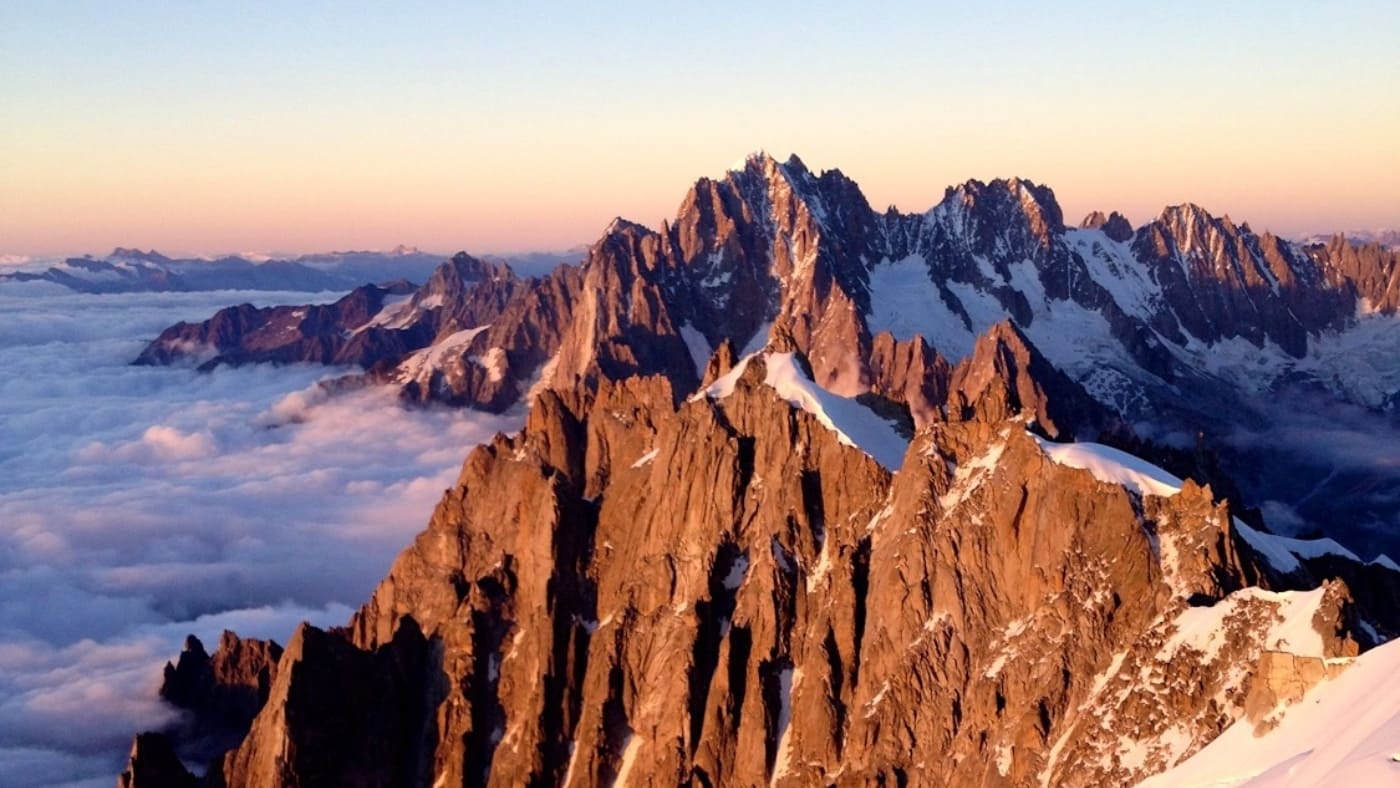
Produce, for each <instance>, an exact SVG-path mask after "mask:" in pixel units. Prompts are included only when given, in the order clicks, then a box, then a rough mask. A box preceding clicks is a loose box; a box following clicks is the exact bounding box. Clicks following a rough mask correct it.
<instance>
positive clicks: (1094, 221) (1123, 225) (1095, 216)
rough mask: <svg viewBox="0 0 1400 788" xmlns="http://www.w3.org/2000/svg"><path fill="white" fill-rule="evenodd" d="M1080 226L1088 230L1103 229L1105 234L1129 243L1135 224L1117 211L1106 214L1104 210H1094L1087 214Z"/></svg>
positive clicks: (1110, 237)
mask: <svg viewBox="0 0 1400 788" xmlns="http://www.w3.org/2000/svg"><path fill="white" fill-rule="evenodd" d="M1079 226H1080V227H1083V228H1085V229H1088V230H1102V231H1103V234H1104V235H1106V236H1108V237H1109V239H1111V240H1114V241H1117V242H1118V243H1127V242H1128V241H1130V240H1132V238H1133V225H1132V224H1130V223H1129V222H1128V219H1127V217H1125V216H1124V215H1123V214H1121V213H1119V212H1117V211H1114V212H1113V213H1111V214H1109V215H1108V216H1104V215H1103V211H1094V212H1093V213H1091V214H1089V215H1088V216H1085V217H1084V221H1082V222H1080V223H1079Z"/></svg>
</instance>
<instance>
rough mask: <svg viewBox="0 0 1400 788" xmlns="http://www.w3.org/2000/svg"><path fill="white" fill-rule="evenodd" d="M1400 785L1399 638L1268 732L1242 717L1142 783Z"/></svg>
mask: <svg viewBox="0 0 1400 788" xmlns="http://www.w3.org/2000/svg"><path fill="white" fill-rule="evenodd" d="M1385 785H1400V642H1396V643H1389V644H1386V645H1384V646H1380V647H1378V648H1375V649H1372V650H1371V651H1369V652H1367V653H1365V654H1363V655H1361V656H1360V657H1359V658H1357V659H1356V660H1355V662H1354V663H1353V664H1351V665H1350V666H1349V667H1346V668H1345V670H1343V671H1342V673H1341V675H1339V676H1336V677H1335V678H1331V679H1327V680H1324V681H1323V682H1322V683H1321V684H1319V685H1317V686H1316V687H1313V688H1312V690H1311V691H1309V692H1308V693H1307V694H1306V695H1305V696H1304V697H1303V700H1302V701H1301V702H1300V703H1297V704H1296V705H1293V706H1289V707H1287V708H1285V709H1284V710H1283V711H1282V713H1281V716H1280V718H1279V721H1278V723H1277V725H1275V726H1274V727H1273V728H1272V729H1270V730H1267V731H1264V732H1262V733H1260V732H1258V731H1256V729H1255V726H1254V724H1253V723H1251V722H1250V721H1249V720H1240V721H1239V722H1236V723H1235V724H1234V725H1232V726H1231V727H1230V728H1228V729H1227V730H1226V731H1225V732H1224V733H1222V734H1221V735H1220V736H1219V737H1218V738H1216V739H1215V741H1213V742H1211V743H1210V744H1209V745H1207V746H1206V748H1205V749H1203V750H1201V751H1200V752H1198V753H1196V754H1195V755H1194V756H1192V757H1191V758H1189V759H1188V760H1186V761H1185V762H1183V763H1181V764H1179V765H1178V766H1176V767H1175V768H1173V769H1171V770H1169V771H1167V772H1164V773H1162V774H1159V775H1157V776H1156V777H1153V778H1151V779H1149V780H1147V781H1145V782H1143V783H1142V788H1186V787H1187V786H1213V787H1215V788H1234V787H1235V786H1240V787H1243V786H1249V788H1286V787H1288V788H1291V787H1296V788H1303V787H1304V786H1308V787H1309V788H1363V786H1365V787H1366V788H1370V787H1371V786H1377V787H1379V786H1385Z"/></svg>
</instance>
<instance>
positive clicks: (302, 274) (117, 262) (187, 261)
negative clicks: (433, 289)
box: [0, 246, 582, 293]
mask: <svg viewBox="0 0 1400 788" xmlns="http://www.w3.org/2000/svg"><path fill="white" fill-rule="evenodd" d="M580 257H582V253H581V252H580V251H579V250H573V251H568V252H560V253H557V254H556V253H543V252H537V253H531V254H523V255H511V256H506V257H497V258H493V259H496V260H500V261H510V262H512V263H514V264H515V265H516V266H517V267H520V268H524V269H526V270H531V271H548V270H549V269H551V268H553V267H554V266H556V265H558V264H560V263H564V262H577V261H578V259H579V258H580ZM441 262H442V258H441V256H440V255H436V254H432V253H429V252H424V251H421V250H419V249H417V248H414V247H410V246H398V247H395V248H394V249H392V250H390V251H387V252H377V251H347V252H324V253H318V254H307V255H299V256H295V257H287V258H278V257H274V256H269V255H265V254H245V255H225V256H222V257H215V258H204V257H183V258H171V257H167V256H165V255H163V254H161V253H160V252H157V251H156V250H154V249H151V250H149V251H143V250H141V249H126V248H122V247H117V248H116V249H113V250H112V252H111V253H110V254H108V255H105V256H103V257H92V256H86V257H69V258H67V259H65V260H63V261H61V262H59V263H57V264H54V265H48V266H44V265H43V264H33V263H31V264H27V265H22V266H11V267H12V268H14V269H16V270H11V271H9V272H8V273H0V283H3V282H49V283H52V284H56V285H61V286H62V287H65V288H67V289H69V290H73V291H76V292H79V293H135V292H191V291H200V290H288V291H299V290H300V291H306V292H326V291H344V290H349V289H350V288H353V287H357V286H359V285H362V284H364V283H366V282H390V281H396V280H405V281H411V282H423V281H425V280H427V278H428V277H429V276H431V275H432V272H433V270H434V269H436V268H437V266H438V265H439V264H440V263H441Z"/></svg>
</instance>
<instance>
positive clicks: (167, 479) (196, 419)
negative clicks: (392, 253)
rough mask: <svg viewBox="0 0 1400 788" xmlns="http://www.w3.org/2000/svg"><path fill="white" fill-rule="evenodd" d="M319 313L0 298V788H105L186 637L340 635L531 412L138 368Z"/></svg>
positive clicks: (234, 372)
mask: <svg viewBox="0 0 1400 788" xmlns="http://www.w3.org/2000/svg"><path fill="white" fill-rule="evenodd" d="M336 295H337V294H332V293H326V294H322V295H321V296H320V297H319V298H318V297H316V296H310V297H309V296H308V295H307V294H306V293H268V292H258V293H240V292H213V293H139V294H125V295H105V296H92V295H80V294H73V293H71V292H68V291H66V290H61V289H59V288H56V287H52V286H50V285H47V284H42V283H32V284H13V283H7V284H5V285H3V286H0V785H4V786H9V785H83V786H87V785H93V786H97V785H101V786H110V785H111V784H113V782H114V780H115V776H116V773H117V772H118V771H119V770H120V769H121V767H122V765H123V761H124V758H125V754H126V749H127V747H128V746H129V744H130V740H131V736H132V735H133V734H134V733H135V732H137V731H140V730H149V729H154V728H159V727H161V726H162V725H163V724H165V723H167V722H169V721H170V720H171V719H172V716H173V715H174V712H173V710H172V709H170V708H168V707H166V706H165V705H164V704H162V703H161V702H160V701H159V699H158V698H157V696H156V690H157V688H158V686H159V683H160V678H161V667H162V665H163V664H164V663H165V662H166V661H167V660H170V659H172V658H174V657H175V656H176V655H177V654H178V653H179V651H180V647H181V644H182V642H183V640H184V638H185V636H186V635H187V634H190V633H194V634H196V635H198V636H199V637H200V638H201V639H202V640H204V642H205V644H206V645H207V646H208V647H210V648H213V647H214V645H215V644H216V643H217V641H218V636H219V633H220V632H221V631H222V630H223V629H226V628H227V629H233V630H235V631H237V632H239V633H240V634H241V635H244V636H252V637H263V638H273V639H275V640H278V641H279V642H284V643H285V642H286V639H287V637H288V636H289V635H290V633H291V632H292V630H293V629H294V627H295V626H296V624H297V622H299V621H302V620H309V621H311V622H312V623H314V624H317V625H322V626H327V625H336V624H343V623H345V622H346V620H347V619H348V618H349V616H350V614H351V612H352V608H353V607H354V606H356V605H358V604H360V603H361V602H363V601H364V600H365V599H366V598H367V597H368V595H369V593H370V591H371V590H372V589H373V587H374V585H375V584H376V583H377V582H378V580H379V579H380V578H381V577H382V576H383V574H384V573H385V572H386V571H387V569H388V568H389V565H390V563H391V562H392V561H393V559H394V557H395V555H396V554H397V553H398V551H399V550H400V549H402V548H403V547H404V546H405V545H407V544H408V543H409V541H411V539H412V538H413V536H414V535H415V534H416V533H417V532H418V531H420V530H421V529H422V528H423V527H424V526H425V525H426V523H427V519H428V516H429V514H430V513H431V511H432V507H433V505H434V504H435V503H436V502H437V500H438V498H439V497H440V496H441V494H442V492H443V490H444V489H446V488H447V487H449V486H450V485H451V484H452V483H453V481H454V480H455V478H456V475H457V471H458V470H459V468H460V466H461V463H462V460H463V459H464V458H465V456H466V454H467V452H468V451H469V450H470V448H471V447H472V446H473V445H475V444H477V443H480V442H482V441H485V440H487V439H489V438H490V437H491V436H492V435H493V434H495V433H496V432H498V431H512V430H515V429H518V427H519V425H520V422H521V418H520V416H519V414H510V415H506V416H491V415H487V414H481V413H471V412H464V411H449V410H445V409H443V410H423V409H416V410H408V409H404V408H401V407H399V406H398V405H397V403H396V402H395V401H394V399H393V396H392V395H391V394H390V393H388V392H386V391H383V390H367V391H360V392H356V393H353V394H348V395H342V396H336V397H330V398H328V397H325V396H322V395H320V394H319V393H318V391H317V389H316V387H315V385H314V384H315V382H316V381H317V380H318V379H321V378H323V377H327V376H329V375H334V374H336V373H337V372H341V370H328V369H327V368H324V367H315V366H296V367H276V368H274V367H270V366H265V365H259V366H252V367H247V368H242V369H218V370H215V371H214V372H212V373H199V372H196V371H195V370H194V369H192V368H189V367H134V366H131V365H130V363H129V362H130V361H131V359H133V358H135V357H136V355H137V353H139V352H140V350H141V348H142V347H143V346H144V344H145V342H147V341H149V340H150V339H151V338H153V337H154V336H155V335H156V334H157V333H158V332H159V331H160V330H161V329H162V328H164V327H165V326H167V325H169V324H171V323H173V322H175V321H178V320H195V319H203V318H205V317H208V316H209V314H211V313H212V312H213V311H214V310H216V309H217V308H219V307H222V306H227V305H230V304H234V303H239V302H241V301H250V302H252V303H254V304H257V305H272V304H285V303H306V302H307V301H316V300H321V301H329V300H332V299H334V298H335V297H336Z"/></svg>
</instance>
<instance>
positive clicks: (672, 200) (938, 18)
mask: <svg viewBox="0 0 1400 788" xmlns="http://www.w3.org/2000/svg"><path fill="white" fill-rule="evenodd" d="M1396 17H1397V9H1396V7H1395V5H1394V3H1393V2H1391V3H1380V2H1373V3H1361V2H1356V3H1343V4H1338V5H1337V6H1328V5H1324V4H1313V3H1308V4H1302V3H1297V4H1280V3H1233V4H1217V3H1151V4H1144V3H1101V4H1077V5H1075V6H1072V7H1071V6H1063V7H1056V8H1049V7H1046V6H1045V5H1044V4H1039V3H1006V4H1001V5H999V6H998V7H996V8H974V7H973V4H967V3H962V4H956V5H941V4H928V3H885V4H867V5H864V6H862V7H859V8H857V7H854V6H853V5H846V6H842V7H828V6H823V5H818V4H797V3H774V4H766V5H764V6H763V7H762V8H753V7H751V6H750V5H749V4H741V3H727V2H716V3H694V4H680V3H670V4H667V3H645V4H643V3H614V4H607V7H602V4H584V3H551V4H543V3H539V4H526V3H510V4H505V3H475V4H462V5H456V4H453V5H447V4H436V3H422V2H419V3H396V4H392V5H390V4H385V3H347V2H335V3H329V2H320V3H310V2H308V3H189V2H180V3H176V2H169V3H165V2H160V3H158V2H146V3H136V2H131V3H113V2H105V3H104V2H83V3H77V2H57V1H55V2H33V3H30V2H6V3H3V4H0V77H3V78H0V114H3V117H4V122H3V125H0V183H3V184H5V185H4V186H3V188H0V253H3V252H10V253H25V254H45V253H55V252H74V251H98V250H102V249H104V248H105V247H109V246H112V245H115V244H117V243H124V244H136V245H141V246H152V245H155V246H159V247H161V248H166V249H172V250H183V251H232V250H237V249H249V248H276V249H284V250H305V249H315V248H325V247H329V246H342V247H343V246H381V247H387V246H392V245H393V244H395V243H399V242H407V243H417V244H419V245H422V246H426V247H430V248H438V249H443V250H447V249H456V248H463V247H466V248H470V249H473V250H475V251H501V250H508V249H519V248H550V247H559V246H567V245H570V244H573V243H578V242H586V241H590V240H592V239H593V238H595V237H596V236H597V234H598V233H599V232H600V231H601V229H602V227H603V226H604V225H605V224H606V222H607V220H608V219H609V218H611V217H612V216H613V215H616V214H623V215H626V216H629V217H630V218H633V219H636V220H638V221H642V222H645V223H648V224H656V223H657V222H658V221H659V220H660V219H661V218H662V217H663V216H667V215H669V214H670V213H671V212H672V211H673V210H674V207H675V205H676V204H678V203H679V201H680V199H681V197H682V196H683V195H684V192H685V190H686V188H687V186H688V185H689V183H690V182H691V181H693V180H694V179H695V178H696V177H698V176H701V175H717V174H719V173H720V172H722V171H723V169H724V167H725V166H727V165H728V164H729V163H730V162H731V161H733V160H734V159H736V158H738V157H740V156H742V155H743V154H744V153H746V152H748V151H750V150H752V149H756V148H760V147H762V148H767V149H769V150H772V151H774V152H778V153H786V152H789V151H795V152H797V153H799V154H800V155H802V156H803V158H804V159H805V160H806V161H807V162H808V164H809V165H811V166H813V167H816V168H831V167H839V168H841V169H842V170H843V171H845V172H846V173H847V174H849V175H851V176H852V177H854V178H856V180H857V181H859V182H860V183H861V184H862V186H863V187H864V188H865V190H866V193H867V195H868V196H869V197H870V199H871V201H872V203H875V204H876V205H880V206H883V205H884V204H886V203H891V202H893V203H896V204H898V205H899V206H900V207H901V208H903V209H905V210H922V209H924V208H927V207H928V206H929V205H931V204H933V203H934V202H936V201H937V199H938V198H939V197H940V196H941V194H942V191H943V188H944V187H945V186H946V185H948V184H950V183H954V182H958V181H962V180H965V179H967V178H970V177H978V178H991V177H997V176H1010V175H1021V176H1025V177H1030V178H1032V179H1035V180H1038V181H1041V182H1044V183H1047V184H1048V185H1050V186H1052V187H1054V188H1055V189H1056V191H1057V193H1058V194H1059V196H1060V198H1061V202H1062V203H1063V204H1064V206H1065V208H1066V213H1067V214H1070V218H1073V219H1077V218H1078V214H1081V213H1083V212H1085V211H1087V210H1090V209H1094V208H1105V209H1110V208H1118V209H1122V210H1125V211H1126V212H1128V214H1129V215H1130V217H1131V218H1133V219H1134V220H1135V221H1142V220H1144V219H1146V218H1148V217H1149V216H1150V215H1152V214H1155V213H1156V212H1157V211H1158V210H1159V209H1160V208H1161V206H1162V205H1165V204H1167V203H1174V202H1180V201H1183V200H1188V199H1190V200H1195V201H1198V202H1201V203H1203V204H1205V205H1206V207H1207V208H1209V209H1211V210H1213V211H1216V212H1220V213H1230V214H1231V215H1232V216H1234V217H1235V218H1240V219H1249V220H1251V221H1252V222H1253V223H1254V224H1255V225H1256V226H1271V227H1274V228H1275V229H1277V230H1279V231H1282V232H1299V231H1313V230H1325V229H1336V228H1342V227H1353V226H1378V225H1396V224H1400V215H1398V214H1400V145H1397V143H1396V142H1395V140H1396V139H1400V47H1397V41H1400V36H1398V35H1397V33H1400V24H1397V21H1396Z"/></svg>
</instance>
